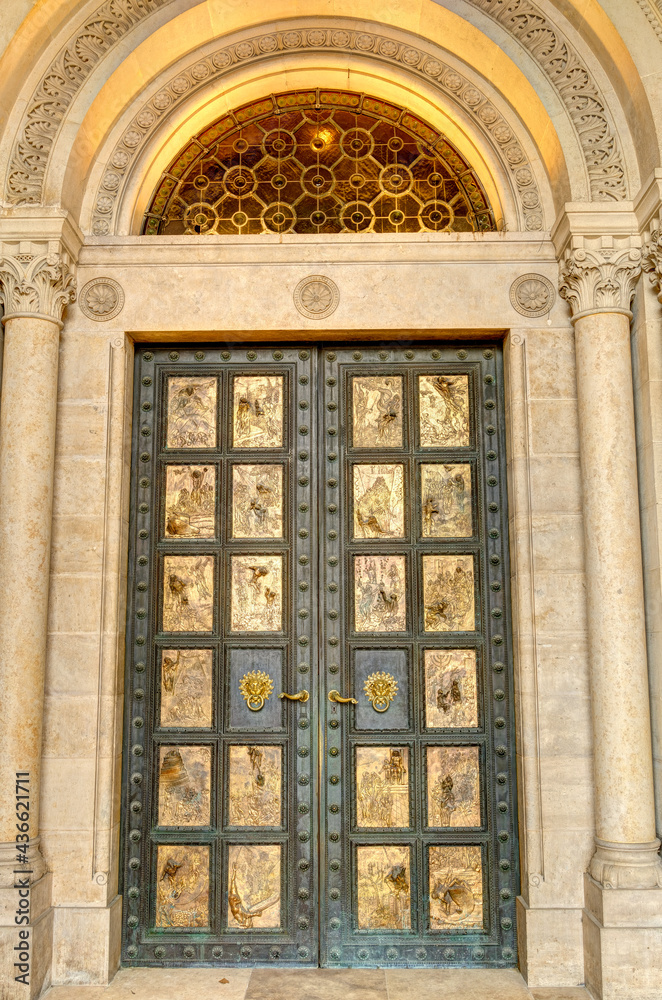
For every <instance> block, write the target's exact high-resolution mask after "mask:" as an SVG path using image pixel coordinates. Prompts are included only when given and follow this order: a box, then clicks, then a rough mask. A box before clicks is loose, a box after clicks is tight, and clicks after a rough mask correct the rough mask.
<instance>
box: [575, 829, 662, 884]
mask: <svg viewBox="0 0 662 1000" xmlns="http://www.w3.org/2000/svg"><path fill="white" fill-rule="evenodd" d="M659 849H660V841H659V840H654V841H653V842H652V843H650V844H608V843H607V842H606V841H602V840H597V839H596V849H595V854H594V855H593V857H592V858H591V863H590V865H589V875H591V877H592V878H594V879H595V881H596V882H600V883H601V884H602V885H603V886H604V887H605V889H662V861H661V860H660V855H659V853H658V851H659Z"/></svg>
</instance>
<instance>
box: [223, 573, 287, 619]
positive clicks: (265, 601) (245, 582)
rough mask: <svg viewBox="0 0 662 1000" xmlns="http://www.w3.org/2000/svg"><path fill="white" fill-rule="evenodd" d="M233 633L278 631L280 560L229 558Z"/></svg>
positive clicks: (280, 597) (280, 614)
mask: <svg viewBox="0 0 662 1000" xmlns="http://www.w3.org/2000/svg"><path fill="white" fill-rule="evenodd" d="M231 565H232V580H231V590H232V595H231V624H230V628H231V629H232V631H233V632H278V631H280V629H281V628H282V622H283V612H282V594H283V557H282V556H278V555H257V554H256V555H250V556H232V563H231Z"/></svg>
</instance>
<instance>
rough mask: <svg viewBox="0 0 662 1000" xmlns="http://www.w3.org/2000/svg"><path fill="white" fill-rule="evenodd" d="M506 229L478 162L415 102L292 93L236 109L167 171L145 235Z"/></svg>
mask: <svg viewBox="0 0 662 1000" xmlns="http://www.w3.org/2000/svg"><path fill="white" fill-rule="evenodd" d="M493 229H495V223H494V213H493V211H492V209H491V206H490V204H489V202H488V200H487V196H486V194H485V191H484V190H483V187H482V185H481V183H480V181H479V180H478V177H477V175H476V173H475V171H474V170H473V169H472V167H471V165H470V164H469V163H467V161H466V160H465V159H464V158H463V157H462V156H461V155H460V154H459V153H458V151H457V150H456V149H455V148H454V146H452V145H451V143H450V142H449V141H448V139H446V138H445V136H443V135H442V134H441V133H440V132H439V131H438V130H437V129H435V128H433V127H432V126H431V125H429V124H428V123H427V122H425V121H423V120H422V119H420V118H418V117H417V116H415V115H413V114H412V113H411V112H410V111H407V110H406V109H405V108H401V107H398V106H397V105H394V104H389V103H387V102H385V101H381V100H377V99H376V98H374V97H369V96H368V95H366V94H357V93H351V92H348V91H328V90H310V91H293V92H292V91H289V92H287V93H282V94H275V95H271V96H269V97H265V98H264V99H262V100H259V101H254V102H252V103H251V104H248V105H245V106H243V107H241V108H237V109H236V110H235V111H233V112H232V113H230V114H228V115H225V116H224V117H223V118H221V119H219V120H218V121H216V122H214V124H213V125H211V126H209V127H207V128H206V129H204V130H203V131H202V132H200V133H199V134H198V135H197V136H195V138H193V139H192V140H191V141H190V142H189V144H188V145H187V146H186V147H185V149H183V150H182V151H181V152H180V153H179V154H178V155H177V157H176V158H175V159H174V160H173V162H172V163H171V164H170V166H169V168H168V170H167V171H166V172H165V173H164V174H163V175H162V177H161V178H160V180H159V183H158V185H157V188H156V191H155V192H154V195H153V196H152V199H151V202H150V206H149V209H148V211H147V212H146V214H145V219H144V223H143V230H142V231H143V233H145V234H147V235H157V234H168V235H177V234H180V235H181V234H196V233H197V234H200V235H202V234H208V233H219V234H222V235H232V234H249V235H252V234H256V233H315V234H317V233H329V234H331V233H344V232H350V233H364V232H375V233H418V232H437V233H439V232H472V231H481V230H483V231H484V230H493Z"/></svg>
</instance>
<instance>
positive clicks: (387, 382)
mask: <svg viewBox="0 0 662 1000" xmlns="http://www.w3.org/2000/svg"><path fill="white" fill-rule="evenodd" d="M352 428H353V430H352V444H353V446H354V447H355V448H401V447H402V440H403V439H402V378H401V377H400V376H399V375H383V376H381V375H380V376H368V377H364V376H361V377H360V378H359V377H358V376H357V377H355V378H354V379H353V380H352Z"/></svg>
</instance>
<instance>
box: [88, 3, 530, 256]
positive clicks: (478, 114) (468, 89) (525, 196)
mask: <svg viewBox="0 0 662 1000" xmlns="http://www.w3.org/2000/svg"><path fill="white" fill-rule="evenodd" d="M313 23H314V25H315V26H314V27H302V26H301V25H300V24H299V23H297V27H296V28H294V27H291V28H287V29H283V30H279V31H271V32H268V33H261V34H258V35H255V36H253V37H252V38H242V40H241V41H240V42H237V43H233V44H231V45H225V46H224V47H223V48H220V49H218V50H217V51H215V52H213V53H211V54H210V55H205V56H204V57H203V58H201V59H199V60H198V61H197V62H196V63H195V64H194V65H193V66H191V67H189V68H187V69H184V70H180V71H179V72H178V73H177V75H176V76H175V77H174V78H173V79H171V80H170V81H168V83H167V84H165V85H164V86H163V87H162V88H161V89H160V90H159V91H158V93H157V94H155V95H154V96H153V97H152V98H150V99H149V100H148V101H147V102H146V103H145V104H143V105H142V106H141V108H140V109H139V111H138V112H137V114H136V115H135V116H134V118H133V119H132V120H131V122H130V124H129V125H128V127H127V128H126V130H125V132H124V134H123V136H122V138H121V139H120V140H119V142H118V143H117V145H116V146H115V148H114V150H113V152H112V154H111V156H110V163H109V167H108V169H107V170H106V173H105V174H104V176H103V178H102V179H101V183H100V185H99V189H98V192H97V197H96V202H95V206H94V214H93V218H92V232H93V233H94V234H95V235H96V236H103V235H105V234H106V233H110V232H112V229H113V225H114V214H115V211H116V205H117V204H118V203H119V200H120V199H119V196H120V194H121V191H122V187H123V185H124V183H125V180H126V178H127V177H128V174H129V173H130V170H131V164H132V163H133V162H134V161H135V160H136V157H137V154H138V153H139V152H140V150H141V149H142V148H144V146H145V145H146V144H147V142H148V140H149V137H150V135H151V134H152V133H153V132H154V131H155V129H156V128H158V126H159V122H160V120H161V119H162V118H163V117H164V115H165V114H166V113H167V112H170V111H171V110H172V109H173V108H174V107H176V105H177V104H178V103H180V102H181V101H183V100H185V99H188V98H189V97H190V96H191V94H192V93H194V92H195V90H196V89H198V88H200V87H202V86H204V85H207V84H208V83H209V82H210V80H212V79H214V78H216V79H219V78H221V77H223V76H224V75H225V74H226V73H229V72H231V71H232V70H234V69H235V68H236V67H237V66H239V65H246V64H247V63H251V62H257V61H259V60H260V59H265V58H269V57H272V56H273V55H274V53H278V52H283V53H288V52H293V51H297V50H317V51H320V50H331V51H341V52H355V53H358V54H360V55H361V56H367V57H371V58H374V59H379V60H380V61H382V62H390V63H395V64H397V65H399V66H404V67H405V68H406V69H407V70H408V71H409V72H411V73H415V74H417V75H418V76H420V77H422V78H423V79H425V80H426V81H427V82H428V83H432V84H433V85H435V86H436V87H438V89H439V90H441V91H442V92H444V93H445V94H447V95H448V96H450V97H451V98H452V99H453V100H454V101H456V102H457V103H459V104H461V105H462V107H463V109H464V110H465V112H468V113H469V114H471V115H472V116H473V117H474V118H475V120H476V123H477V125H478V126H479V128H480V129H481V130H482V131H483V132H485V133H487V134H488V135H489V137H490V139H491V140H492V142H493V145H494V147H495V148H496V149H497V151H498V154H499V156H500V158H501V159H502V161H503V162H504V164H505V165H506V166H507V168H508V170H509V171H510V173H511V176H512V177H513V180H514V185H513V186H514V188H515V190H516V197H517V199H518V201H519V206H520V212H521V217H522V218H523V220H524V226H525V228H526V229H528V230H530V231H537V230H540V229H542V228H543V215H542V207H541V204H540V193H539V190H538V186H537V183H536V181H535V178H534V174H533V169H532V167H531V164H530V162H529V160H528V157H527V155H526V153H525V152H524V150H523V149H522V147H521V145H520V144H519V142H518V141H517V139H516V137H515V135H514V134H513V131H512V129H511V127H510V125H509V124H508V123H507V122H506V120H505V118H504V117H503V116H502V115H501V114H500V113H499V112H498V111H497V109H496V108H495V107H494V105H493V104H492V103H491V102H490V101H489V99H488V98H487V97H486V96H485V94H483V93H481V92H480V91H479V90H478V89H477V87H476V86H475V84H474V83H473V82H472V81H471V80H468V79H467V78H466V77H465V76H462V75H461V74H460V73H458V72H457V71H456V70H455V69H454V68H453V67H451V66H449V65H447V64H446V63H443V62H441V60H440V59H437V58H433V57H432V56H430V55H429V54H428V53H427V52H424V51H423V50H422V49H419V48H417V47H415V46H413V45H409V44H408V43H405V42H403V41H401V40H399V39H396V38H393V37H389V36H387V35H381V34H376V33H374V32H370V31H363V30H361V31H354V30H351V29H349V28H345V27H339V26H338V24H337V23H335V24H334V23H331V24H329V23H326V24H325V23H323V22H320V21H319V20H317V19H316V20H315V21H314V22H313Z"/></svg>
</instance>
